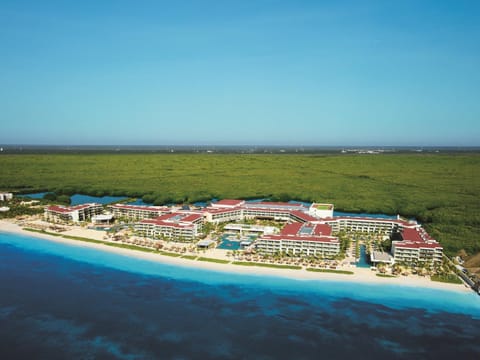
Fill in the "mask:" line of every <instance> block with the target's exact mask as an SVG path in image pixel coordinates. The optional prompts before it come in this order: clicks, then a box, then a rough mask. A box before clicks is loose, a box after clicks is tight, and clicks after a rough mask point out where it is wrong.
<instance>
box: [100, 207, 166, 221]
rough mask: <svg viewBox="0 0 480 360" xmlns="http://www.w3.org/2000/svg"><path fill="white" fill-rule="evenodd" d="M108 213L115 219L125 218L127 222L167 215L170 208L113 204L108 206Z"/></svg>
mask: <svg viewBox="0 0 480 360" xmlns="http://www.w3.org/2000/svg"><path fill="white" fill-rule="evenodd" d="M109 209H110V211H111V212H112V213H113V216H114V217H116V218H127V219H129V220H141V219H153V218H156V217H159V216H161V215H163V214H166V213H169V212H170V211H171V209H170V208H168V207H166V206H138V205H126V204H115V205H111V206H109Z"/></svg>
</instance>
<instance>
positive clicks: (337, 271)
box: [307, 268, 354, 275]
mask: <svg viewBox="0 0 480 360" xmlns="http://www.w3.org/2000/svg"><path fill="white" fill-rule="evenodd" d="M307 271H312V272H322V273H332V274H343V275H353V274H354V273H353V271H347V270H334V269H317V268H307Z"/></svg>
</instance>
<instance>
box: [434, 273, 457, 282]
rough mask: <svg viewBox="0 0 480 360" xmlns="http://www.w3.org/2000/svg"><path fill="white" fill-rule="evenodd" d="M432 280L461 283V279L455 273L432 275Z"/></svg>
mask: <svg viewBox="0 0 480 360" xmlns="http://www.w3.org/2000/svg"><path fill="white" fill-rule="evenodd" d="M431 280H432V281H438V282H444V283H450V284H463V282H462V280H460V278H459V277H458V276H457V275H455V274H448V275H433V276H432V277H431Z"/></svg>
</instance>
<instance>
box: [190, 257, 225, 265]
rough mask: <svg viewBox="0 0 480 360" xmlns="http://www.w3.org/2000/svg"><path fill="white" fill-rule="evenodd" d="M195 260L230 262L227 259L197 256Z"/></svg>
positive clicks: (219, 262)
mask: <svg viewBox="0 0 480 360" xmlns="http://www.w3.org/2000/svg"><path fill="white" fill-rule="evenodd" d="M197 260H198V261H208V262H213V263H218V264H228V263H229V262H230V261H229V260H222V259H213V258H207V257H199V258H198V259H197Z"/></svg>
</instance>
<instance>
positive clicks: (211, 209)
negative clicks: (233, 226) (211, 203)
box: [202, 207, 241, 214]
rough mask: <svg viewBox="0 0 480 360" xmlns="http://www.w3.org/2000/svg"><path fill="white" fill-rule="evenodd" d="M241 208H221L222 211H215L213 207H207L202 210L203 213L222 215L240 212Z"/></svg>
mask: <svg viewBox="0 0 480 360" xmlns="http://www.w3.org/2000/svg"><path fill="white" fill-rule="evenodd" d="M240 209H241V208H240V207H232V208H221V209H215V208H212V207H207V208H204V209H203V210H202V212H203V213H210V214H221V213H229V212H233V211H238V210H240Z"/></svg>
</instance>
